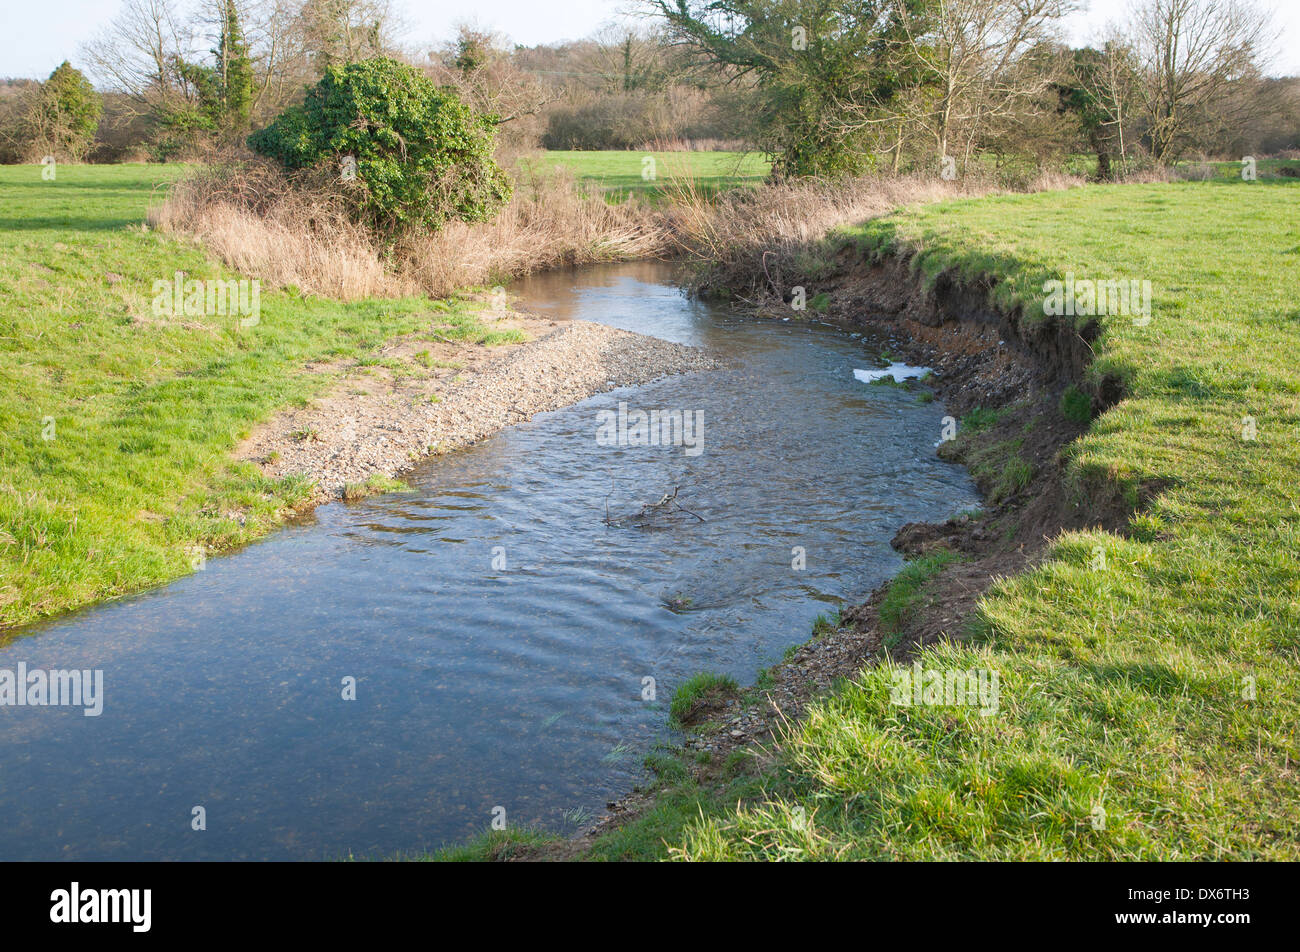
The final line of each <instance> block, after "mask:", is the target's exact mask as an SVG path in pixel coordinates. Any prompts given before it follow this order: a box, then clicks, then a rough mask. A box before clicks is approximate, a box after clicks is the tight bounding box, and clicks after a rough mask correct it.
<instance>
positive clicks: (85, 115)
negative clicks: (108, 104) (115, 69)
mask: <svg viewBox="0 0 1300 952" xmlns="http://www.w3.org/2000/svg"><path fill="white" fill-rule="evenodd" d="M103 109H104V103H103V100H102V99H101V97H100V95H99V93H97V92H95V89H94V87H93V86H91V84H90V80H88V79H86V77H85V75H84V74H83V73H82V72H81V70H79V69H76V68H75V67H74V66H73V65H72V64H71V63H69V62H68V61H67V60H64V61H63V63H62V64H61V65H60V66H59V68H58V69H56V70H55V71H54V72H52V73H51V74H50V78H49V79H47V80H46V81H45V82H44V83H42V84H41V86H40V90H39V92H38V93H37V95H36V96H35V98H34V99H33V101H32V103H31V106H30V108H29V111H28V114H27V117H26V118H27V121H26V129H25V130H24V134H25V135H26V137H27V138H28V140H29V143H30V146H31V149H29V151H31V150H34V151H35V152H39V153H42V154H44V153H50V154H54V155H57V156H69V157H71V158H73V159H81V158H82V157H83V156H85V154H86V152H87V151H88V150H89V149H90V145H91V143H92V142H93V141H94V138H95V129H96V128H97V127H98V126H99V117H100V114H101V113H102V112H103Z"/></svg>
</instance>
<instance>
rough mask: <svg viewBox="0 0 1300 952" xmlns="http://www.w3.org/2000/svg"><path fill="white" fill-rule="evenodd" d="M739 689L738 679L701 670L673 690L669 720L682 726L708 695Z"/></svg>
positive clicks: (669, 707)
mask: <svg viewBox="0 0 1300 952" xmlns="http://www.w3.org/2000/svg"><path fill="white" fill-rule="evenodd" d="M737 689H738V686H737V684H736V679H735V678H733V677H731V676H729V675H725V674H715V673H713V672H712V671H701V672H700V673H699V674H696V675H692V676H691V677H690V678H688V679H687V680H686V681H684V682H682V684H680V685H679V686H678V688H677V690H676V691H674V692H673V699H672V703H671V704H669V706H668V720H669V722H670V723H672V724H674V725H677V726H680V725H681V724H682V723H683V721H685V719H686V717H687V716H688V715H689V714H690V712H691V709H692V708H694V707H695V705H696V704H698V703H699V702H700V701H702V700H704V699H705V698H706V697H707V696H709V695H712V694H718V693H725V692H734V691H736V690H737Z"/></svg>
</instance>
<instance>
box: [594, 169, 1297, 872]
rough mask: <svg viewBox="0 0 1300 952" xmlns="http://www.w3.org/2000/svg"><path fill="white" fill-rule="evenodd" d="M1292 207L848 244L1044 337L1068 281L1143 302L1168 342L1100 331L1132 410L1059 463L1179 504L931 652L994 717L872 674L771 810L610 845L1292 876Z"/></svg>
mask: <svg viewBox="0 0 1300 952" xmlns="http://www.w3.org/2000/svg"><path fill="white" fill-rule="evenodd" d="M1297 208H1300V188H1297V187H1293V186H1289V185H1285V184H1280V183H1279V184H1266V183H1262V182H1257V183H1254V184H1247V183H1243V182H1240V181H1238V182H1236V183H1228V182H1226V181H1225V182H1224V183H1222V184H1219V183H1208V184H1190V183H1180V184H1170V185H1153V186H1110V187H1097V188H1088V189H1075V190H1071V191H1068V192H1047V193H1041V194H1037V195H1030V196H1012V197H997V198H989V199H982V200H970V201H961V202H951V203H946V204H943V205H932V206H926V207H922V208H919V209H917V210H914V211H908V212H905V213H902V214H898V215H896V216H894V217H891V218H888V219H885V220H880V221H876V222H873V223H869V224H867V225H865V226H863V227H861V228H860V229H856V230H855V231H854V232H853V233H851V234H849V235H847V236H845V237H844V240H845V241H846V242H850V243H856V244H857V245H858V246H859V247H860V248H861V249H862V250H863V252H864V253H877V252H882V251H908V252H911V251H919V255H918V257H917V258H916V260H915V263H916V265H917V267H919V268H920V269H921V270H922V272H923V273H924V274H925V275H926V276H927V277H928V278H931V279H932V278H933V277H934V276H935V275H936V274H938V273H940V272H949V273H956V274H960V275H961V276H962V277H963V278H964V279H966V280H974V279H976V278H977V277H979V276H981V275H994V276H997V277H998V278H999V279H1000V281H1001V282H1002V283H1001V284H1000V285H999V288H998V292H997V299H998V300H999V302H1000V303H1001V304H1002V305H1003V306H1004V307H1009V306H1013V305H1016V304H1020V305H1023V306H1024V308H1025V311H1026V313H1027V314H1034V313H1037V314H1039V315H1040V316H1041V313H1042V300H1043V282H1044V281H1045V280H1047V279H1049V278H1057V277H1060V276H1061V275H1063V274H1064V273H1066V272H1071V271H1072V272H1073V273H1074V274H1075V275H1078V276H1080V277H1082V276H1094V277H1098V278H1102V277H1123V278H1137V279H1140V280H1150V281H1151V282H1152V284H1153V297H1154V303H1153V309H1152V320H1151V321H1150V323H1149V324H1146V325H1145V326H1138V324H1135V323H1134V322H1133V321H1132V320H1131V319H1130V318H1127V317H1126V318H1114V319H1108V323H1107V325H1106V328H1105V334H1104V337H1103V338H1102V340H1101V342H1100V343H1099V344H1098V345H1095V346H1096V347H1097V359H1096V363H1095V365H1094V373H1096V374H1101V373H1116V374H1119V375H1120V376H1121V377H1122V378H1123V379H1124V380H1125V381H1126V382H1127V387H1128V396H1127V398H1126V399H1125V400H1124V401H1122V402H1121V403H1120V404H1118V405H1116V406H1115V407H1113V408H1112V409H1111V410H1110V411H1109V412H1107V413H1105V414H1104V415H1103V416H1101V417H1100V418H1099V419H1098V420H1097V421H1096V422H1095V424H1094V426H1093V427H1092V429H1091V431H1090V432H1089V433H1088V434H1086V435H1085V436H1084V437H1083V438H1081V439H1080V440H1079V441H1078V442H1077V443H1075V444H1074V445H1073V446H1072V447H1070V449H1069V466H1070V472H1071V475H1072V480H1073V483H1074V485H1075V487H1076V489H1077V490H1078V491H1080V492H1082V491H1084V487H1088V486H1096V485H1098V481H1104V482H1106V483H1118V484H1120V485H1122V486H1124V487H1127V489H1128V490H1129V491H1130V492H1135V491H1136V489H1137V487H1139V486H1144V487H1160V488H1161V491H1160V492H1159V493H1158V495H1156V496H1155V498H1154V500H1153V501H1152V502H1151V503H1150V505H1149V506H1148V507H1146V508H1145V510H1144V511H1143V512H1142V513H1141V514H1140V515H1138V516H1137V517H1136V518H1135V519H1134V520H1133V521H1132V524H1131V527H1130V530H1131V531H1130V534H1128V535H1127V536H1121V535H1115V534H1110V533H1104V532H1082V533H1078V532H1076V533H1068V534H1065V535H1064V536H1062V537H1061V538H1060V539H1059V540H1058V541H1057V542H1056V544H1055V546H1054V548H1053V550H1052V558H1051V559H1050V561H1048V562H1047V563H1046V564H1044V565H1042V566H1041V567H1039V568H1037V569H1035V570H1033V571H1031V572H1028V573H1026V574H1024V575H1021V576H1019V577H1016V578H1012V579H1007V580H1004V581H1002V582H1001V583H999V584H998V585H997V586H996V587H995V589H994V590H993V592H992V593H991V594H990V595H989V596H988V597H987V598H986V599H985V600H984V602H983V603H982V608H981V617H980V619H979V621H978V626H977V631H976V633H975V637H974V640H973V641H971V642H969V643H967V644H964V645H963V646H960V647H942V648H937V649H933V650H930V651H928V652H926V653H924V654H923V658H922V660H923V662H924V664H925V665H926V666H927V667H928V668H930V669H937V670H941V671H945V672H947V671H966V670H984V671H996V672H998V674H999V677H1000V685H1001V688H1000V694H1001V703H1000V708H999V710H998V712H997V713H996V714H995V715H994V716H981V715H980V713H979V711H978V709H976V708H971V707H944V706H934V705H920V706H912V707H904V706H900V705H894V704H891V703H890V688H891V685H892V683H893V682H892V671H891V669H890V668H889V667H888V666H885V667H879V668H870V669H867V670H866V671H864V672H863V674H862V675H861V677H860V678H859V679H858V680H857V681H856V683H854V684H852V685H849V686H847V687H845V688H844V690H842V691H841V692H839V693H838V694H837V695H835V696H834V697H833V698H832V699H830V700H827V701H826V702H824V703H822V704H820V705H819V706H818V707H817V708H816V709H815V710H814V711H813V713H812V715H811V716H810V717H809V718H808V720H807V722H806V723H804V724H803V725H802V726H800V727H799V728H798V729H797V731H796V733H795V735H794V737H793V738H792V742H791V743H790V745H789V749H788V751H787V753H786V755H785V756H784V760H783V763H782V766H781V769H780V770H779V771H778V772H776V773H775V774H772V775H770V776H768V777H767V778H766V781H765V783H766V792H765V793H764V795H763V796H760V797H758V798H757V799H756V800H755V801H753V802H751V803H749V804H748V805H746V806H743V807H741V808H739V809H737V808H736V807H735V806H734V803H735V801H734V799H733V800H731V801H730V803H731V804H732V805H731V806H728V805H727V802H728V796H726V795H723V796H719V795H718V794H717V792H709V793H708V794H705V793H703V792H699V791H692V790H690V789H684V790H678V791H676V792H675V793H674V794H673V795H672V796H670V797H667V798H665V800H664V801H663V802H662V804H661V806H660V807H659V808H658V809H657V810H656V811H655V812H654V813H653V814H652V815H651V817H650V818H649V819H648V820H647V821H646V824H647V825H646V828H644V829H642V830H639V831H638V830H636V829H630V830H625V831H620V832H619V833H617V834H615V835H614V837H611V838H609V839H607V841H606V842H605V843H604V844H603V845H602V846H601V847H600V849H602V850H604V851H606V852H608V851H610V850H611V849H614V851H615V852H618V849H616V847H618V846H619V845H620V844H622V846H623V847H625V849H624V850H623V852H624V853H625V854H627V855H655V854H656V853H658V852H662V849H663V848H662V847H661V846H658V847H657V846H656V845H655V840H656V839H658V840H660V841H661V842H666V843H667V844H668V845H669V847H671V854H672V855H673V856H676V857H679V858H692V859H723V858H750V859H757V858H767V859H772V858H900V859H953V858H978V859H1002V858H1015V859H1115V858H1123V859H1144V860H1177V859H1192V858H1197V859H1227V858H1231V859H1257V858H1271V859H1292V860H1294V859H1296V858H1297V857H1298V856H1300V841H1298V840H1297V838H1296V835H1295V831H1296V830H1297V829H1300V799H1298V798H1297V797H1296V796H1295V791H1296V782H1297V761H1298V760H1300V744H1298V743H1297V737H1296V731H1297V725H1300V668H1298V666H1297V661H1298V660H1300V560H1298V559H1297V557H1296V553H1297V551H1300V494H1297V491H1296V477H1297V473H1300V304H1298V303H1297V299H1296V297H1295V289H1296V288H1297V287H1300V216H1297V214H1296V210H1297ZM1081 501H1082V502H1083V504H1085V505H1086V504H1087V503H1088V499H1087V498H1083V499H1081ZM674 798H675V800H674ZM701 809H703V810H704V812H705V817H704V818H701V817H700V814H699V812H698V811H700V810H701ZM692 814H694V815H693V816H692ZM677 824H683V825H684V827H683V826H678V825H677ZM598 855H599V851H598Z"/></svg>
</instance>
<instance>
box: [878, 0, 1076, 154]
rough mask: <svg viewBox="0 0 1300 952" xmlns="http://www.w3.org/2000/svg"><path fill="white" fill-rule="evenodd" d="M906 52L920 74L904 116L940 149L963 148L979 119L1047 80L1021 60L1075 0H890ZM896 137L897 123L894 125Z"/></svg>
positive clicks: (1031, 94)
mask: <svg viewBox="0 0 1300 952" xmlns="http://www.w3.org/2000/svg"><path fill="white" fill-rule="evenodd" d="M896 4H897V16H898V19H899V22H900V23H901V24H902V27H903V31H904V35H905V46H906V48H907V49H906V52H907V54H908V55H909V57H910V58H911V59H912V60H913V61H915V62H916V63H917V64H919V66H920V69H921V71H922V74H923V77H924V91H923V92H922V94H920V95H917V96H914V97H910V98H909V99H908V100H906V101H907V102H908V103H909V105H910V108H911V110H912V111H911V113H910V115H907V116H906V117H905V118H906V119H907V120H909V121H911V122H912V123H916V124H919V125H921V126H922V127H923V128H925V129H926V130H928V132H929V135H930V136H931V137H932V138H933V141H934V145H935V148H936V149H937V150H938V152H939V155H940V156H943V157H947V156H948V155H950V153H951V151H952V149H953V144H954V141H956V139H957V137H960V140H961V147H962V148H963V150H964V151H965V152H966V153H967V154H969V151H970V148H971V146H972V144H973V143H974V142H975V140H976V138H977V136H978V135H979V132H980V127H981V126H982V124H983V123H984V122H985V121H986V120H988V119H990V118H994V117H999V116H1008V115H1011V114H1013V113H1014V112H1015V110H1016V109H1018V108H1021V107H1023V106H1024V105H1025V104H1026V103H1028V102H1030V101H1032V100H1033V99H1035V98H1036V97H1038V96H1040V95H1041V94H1042V93H1043V91H1044V90H1045V89H1046V88H1047V87H1048V85H1049V84H1050V83H1051V81H1052V77H1051V76H1050V75H1049V74H1047V73H1045V72H1044V71H1043V70H1041V69H1024V68H1020V60H1021V59H1022V58H1023V57H1025V55H1026V54H1028V53H1029V52H1030V51H1031V50H1033V49H1034V48H1035V47H1038V46H1039V45H1040V44H1043V43H1045V42H1046V41H1048V40H1049V39H1051V37H1052V33H1053V28H1054V27H1055V25H1056V23H1057V21H1058V20H1059V19H1060V18H1061V17H1063V16H1065V15H1066V14H1068V13H1070V12H1072V11H1073V10H1074V9H1075V8H1076V6H1077V3H1076V0H936V2H935V3H934V4H926V5H920V6H918V5H916V4H912V3H908V2H906V0H896ZM900 139H901V129H900Z"/></svg>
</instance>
